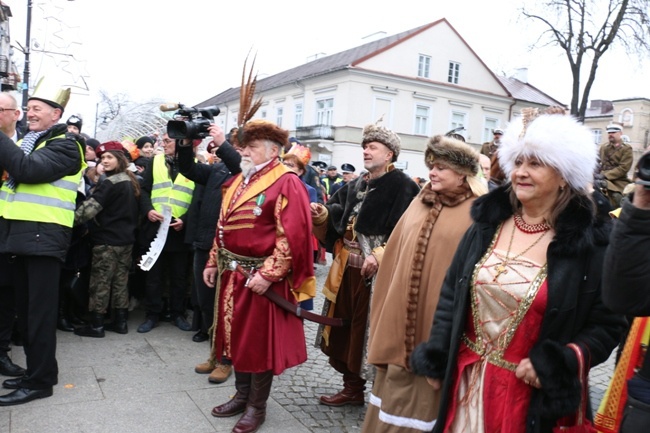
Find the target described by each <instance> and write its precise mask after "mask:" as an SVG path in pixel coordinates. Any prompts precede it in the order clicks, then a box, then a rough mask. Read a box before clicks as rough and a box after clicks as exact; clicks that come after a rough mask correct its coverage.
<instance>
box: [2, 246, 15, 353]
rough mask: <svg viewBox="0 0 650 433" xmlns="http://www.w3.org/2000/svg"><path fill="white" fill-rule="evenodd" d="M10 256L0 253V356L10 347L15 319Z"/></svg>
mask: <svg viewBox="0 0 650 433" xmlns="http://www.w3.org/2000/svg"><path fill="white" fill-rule="evenodd" d="M9 260H10V256H9V255H8V254H0V356H3V355H6V354H7V352H9V350H10V348H11V344H10V343H11V332H12V330H13V327H14V322H15V320H16V299H15V298H14V289H13V286H12V285H11V268H10V263H9Z"/></svg>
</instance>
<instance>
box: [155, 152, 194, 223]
mask: <svg viewBox="0 0 650 433" xmlns="http://www.w3.org/2000/svg"><path fill="white" fill-rule="evenodd" d="M193 192H194V182H192V181H191V180H189V179H188V178H186V177H185V176H183V175H182V174H180V173H179V174H178V175H177V176H176V180H175V181H174V182H173V183H172V180H171V178H170V177H169V170H168V169H167V164H165V155H156V156H154V158H153V186H152V187H151V204H152V205H153V208H154V209H155V210H156V211H158V212H162V211H163V205H168V206H170V207H171V208H172V216H173V217H174V218H180V217H181V216H183V215H185V212H187V209H188V208H189V207H190V203H191V202H192V193H193Z"/></svg>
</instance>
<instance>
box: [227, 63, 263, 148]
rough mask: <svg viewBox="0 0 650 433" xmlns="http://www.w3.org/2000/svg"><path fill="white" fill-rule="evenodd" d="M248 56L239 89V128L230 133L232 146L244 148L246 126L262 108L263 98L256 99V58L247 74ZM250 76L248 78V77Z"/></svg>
mask: <svg viewBox="0 0 650 433" xmlns="http://www.w3.org/2000/svg"><path fill="white" fill-rule="evenodd" d="M247 63H248V56H246V60H244V67H243V69H242V74H241V86H240V87H239V112H238V113H237V127H236V128H233V129H231V131H230V138H229V141H230V144H232V145H234V146H243V134H244V126H245V125H246V123H248V121H249V120H251V119H252V118H253V116H254V115H255V113H256V112H257V110H259V108H260V107H261V106H262V97H261V96H260V97H258V98H257V99H255V88H256V87H257V75H255V76H253V68H254V67H255V57H253V63H252V64H251V68H250V70H249V71H248V73H246V64H247ZM247 76H248V77H247Z"/></svg>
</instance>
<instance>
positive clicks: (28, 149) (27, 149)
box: [5, 129, 48, 191]
mask: <svg viewBox="0 0 650 433" xmlns="http://www.w3.org/2000/svg"><path fill="white" fill-rule="evenodd" d="M47 131H48V130H47V129H46V130H45V131H29V132H28V133H27V134H26V135H25V137H24V138H23V141H22V142H21V143H20V149H21V150H22V151H23V153H24V154H25V156H27V155H29V154H31V153H32V151H33V150H34V145H35V144H36V142H37V141H38V139H39V138H41V136H42V135H43V134H45V133H46V132H47ZM5 185H7V188H9V189H11V190H12V191H15V190H16V186H18V182H16V179H14V177H13V176H12V175H11V173H10V174H9V176H8V178H7V182H6V184H5Z"/></svg>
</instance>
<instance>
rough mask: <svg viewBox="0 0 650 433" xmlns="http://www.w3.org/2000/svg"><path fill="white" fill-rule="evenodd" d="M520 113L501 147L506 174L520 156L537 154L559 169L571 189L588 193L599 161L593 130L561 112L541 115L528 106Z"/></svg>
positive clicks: (540, 158) (537, 156)
mask: <svg viewBox="0 0 650 433" xmlns="http://www.w3.org/2000/svg"><path fill="white" fill-rule="evenodd" d="M521 114H522V115H521V117H519V118H517V119H515V120H514V121H512V122H511V123H510V124H509V125H508V127H507V128H506V131H505V134H504V135H503V138H502V139H501V146H499V150H498V156H499V164H500V165H501V167H502V168H503V171H504V172H505V174H506V176H507V177H510V174H511V173H512V171H513V170H514V167H515V160H516V159H517V158H518V157H520V156H525V157H534V158H536V159H538V160H539V161H541V162H543V163H544V164H546V165H548V166H550V167H553V168H554V169H555V170H557V171H558V173H560V175H561V176H562V178H564V180H566V182H567V183H568V184H569V186H570V187H571V188H573V189H574V190H576V191H582V192H586V191H587V189H588V187H589V185H590V184H591V182H592V181H593V176H594V170H595V168H596V161H597V149H596V145H594V141H593V137H592V135H591V132H589V130H587V128H585V127H584V125H582V124H580V123H578V122H577V121H576V120H575V119H574V118H572V117H570V116H567V115H565V114H562V113H561V112H559V113H558V111H551V112H547V113H544V114H540V113H539V111H538V110H537V109H536V108H525V109H523V110H522V111H521Z"/></svg>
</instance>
